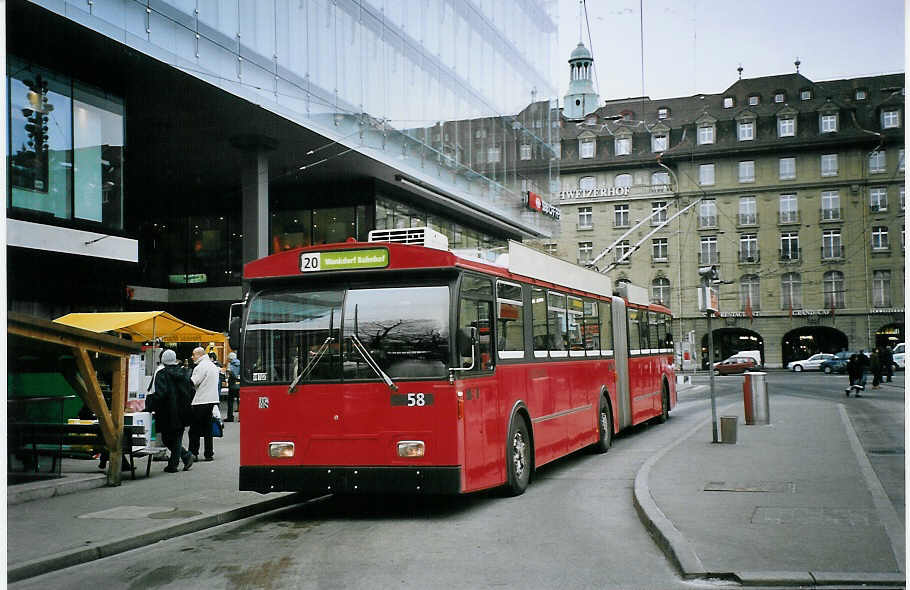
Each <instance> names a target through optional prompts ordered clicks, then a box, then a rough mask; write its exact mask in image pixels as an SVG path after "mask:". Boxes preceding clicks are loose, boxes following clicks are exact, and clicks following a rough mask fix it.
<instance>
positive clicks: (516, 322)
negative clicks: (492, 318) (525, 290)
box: [496, 281, 525, 359]
mask: <svg viewBox="0 0 910 590" xmlns="http://www.w3.org/2000/svg"><path fill="white" fill-rule="evenodd" d="M496 321H497V323H496V330H497V331H496V333H497V336H496V352H497V354H498V355H499V358H501V359H523V358H524V357H525V335H524V327H525V323H524V302H523V301H522V299H521V285H518V284H515V283H506V282H504V281H497V283H496Z"/></svg>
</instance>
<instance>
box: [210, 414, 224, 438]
mask: <svg viewBox="0 0 910 590" xmlns="http://www.w3.org/2000/svg"><path fill="white" fill-rule="evenodd" d="M212 436H214V437H217V438H221V437H222V436H224V424H222V422H221V420H218V419H217V418H214V417H212Z"/></svg>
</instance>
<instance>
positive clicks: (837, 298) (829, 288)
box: [822, 270, 846, 309]
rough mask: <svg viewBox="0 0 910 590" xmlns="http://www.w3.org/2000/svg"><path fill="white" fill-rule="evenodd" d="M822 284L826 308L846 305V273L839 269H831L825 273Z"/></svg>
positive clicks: (841, 307) (838, 307)
mask: <svg viewBox="0 0 910 590" xmlns="http://www.w3.org/2000/svg"><path fill="white" fill-rule="evenodd" d="M822 284H823V285H824V287H823V288H824V294H825V309H833V308H837V309H843V308H844V307H846V305H845V302H846V297H845V295H846V293H845V291H846V287H845V286H844V285H845V283H844V273H842V272H841V271H839V270H829V271H828V272H826V273H825V274H824V275H823V277H822Z"/></svg>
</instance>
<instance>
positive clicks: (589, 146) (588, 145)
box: [578, 139, 595, 159]
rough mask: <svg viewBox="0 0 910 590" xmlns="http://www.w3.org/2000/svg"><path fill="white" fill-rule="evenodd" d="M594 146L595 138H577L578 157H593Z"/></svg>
mask: <svg viewBox="0 0 910 590" xmlns="http://www.w3.org/2000/svg"><path fill="white" fill-rule="evenodd" d="M594 148H595V140H594V139H579V140H578V157H580V158H585V159H587V158H593V157H594Z"/></svg>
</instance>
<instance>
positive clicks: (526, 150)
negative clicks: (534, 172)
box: [521, 143, 531, 160]
mask: <svg viewBox="0 0 910 590" xmlns="http://www.w3.org/2000/svg"><path fill="white" fill-rule="evenodd" d="M521 159H522V160H530V159H531V146H530V144H527V143H523V144H521Z"/></svg>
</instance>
